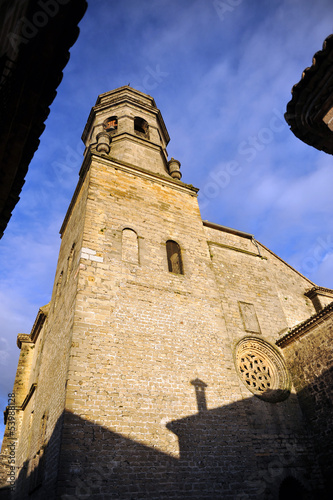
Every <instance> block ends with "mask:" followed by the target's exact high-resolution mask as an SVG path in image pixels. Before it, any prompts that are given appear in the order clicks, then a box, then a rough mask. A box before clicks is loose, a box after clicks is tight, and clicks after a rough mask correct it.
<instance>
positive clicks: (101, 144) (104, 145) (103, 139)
mask: <svg viewBox="0 0 333 500" xmlns="http://www.w3.org/2000/svg"><path fill="white" fill-rule="evenodd" d="M96 139H97V146H96V149H97V151H98V152H99V153H106V154H109V152H110V142H111V137H110V136H109V134H108V133H107V132H100V133H99V134H97V136H96Z"/></svg>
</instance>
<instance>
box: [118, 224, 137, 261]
mask: <svg viewBox="0 0 333 500" xmlns="http://www.w3.org/2000/svg"><path fill="white" fill-rule="evenodd" d="M121 257H122V260H125V261H126V262H131V263H132V264H138V263H139V245H138V236H137V234H136V232H135V231H133V229H129V228H126V229H123V234H122V245H121Z"/></svg>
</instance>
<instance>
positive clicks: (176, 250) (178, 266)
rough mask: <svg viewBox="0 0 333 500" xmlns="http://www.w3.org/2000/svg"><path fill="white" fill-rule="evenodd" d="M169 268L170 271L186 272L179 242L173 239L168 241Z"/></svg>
mask: <svg viewBox="0 0 333 500" xmlns="http://www.w3.org/2000/svg"><path fill="white" fill-rule="evenodd" d="M166 250H167V258H168V268H169V272H170V273H176V274H184V271H183V262H182V256H181V251H180V246H179V245H178V243H176V242H175V241H172V240H168V241H167V242H166Z"/></svg>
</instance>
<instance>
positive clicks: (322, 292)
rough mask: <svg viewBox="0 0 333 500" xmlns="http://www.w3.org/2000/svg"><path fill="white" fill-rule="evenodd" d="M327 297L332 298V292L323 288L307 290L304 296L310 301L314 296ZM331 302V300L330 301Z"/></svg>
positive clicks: (317, 287)
mask: <svg viewBox="0 0 333 500" xmlns="http://www.w3.org/2000/svg"><path fill="white" fill-rule="evenodd" d="M318 294H319V295H328V296H331V295H332V297H333V290H332V289H331V288H325V287H323V286H313V287H312V288H310V289H309V290H307V291H306V292H305V293H304V295H305V296H306V297H309V298H310V299H311V298H312V297H313V296H314V295H318ZM332 300H333V299H332Z"/></svg>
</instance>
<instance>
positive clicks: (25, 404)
mask: <svg viewBox="0 0 333 500" xmlns="http://www.w3.org/2000/svg"><path fill="white" fill-rule="evenodd" d="M36 387H37V384H36V383H34V384H31V387H30V389H29V392H28V394H27V395H26V397H25V398H24V401H23V403H22V404H21V407H20V410H24V409H25V408H26V406H27V404H28V403H29V401H30V399H31V398H32V395H33V393H34V392H35V390H36Z"/></svg>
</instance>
